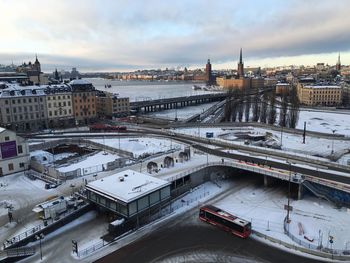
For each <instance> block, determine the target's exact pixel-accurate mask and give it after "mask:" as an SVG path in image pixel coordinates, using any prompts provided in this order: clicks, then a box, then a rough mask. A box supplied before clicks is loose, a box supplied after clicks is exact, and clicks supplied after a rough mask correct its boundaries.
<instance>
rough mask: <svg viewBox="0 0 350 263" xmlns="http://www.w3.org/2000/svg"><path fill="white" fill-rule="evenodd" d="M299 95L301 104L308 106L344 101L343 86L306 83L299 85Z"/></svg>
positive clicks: (334, 103)
mask: <svg viewBox="0 0 350 263" xmlns="http://www.w3.org/2000/svg"><path fill="white" fill-rule="evenodd" d="M297 91H298V97H299V101H300V103H301V104H304V105H308V106H318V105H323V106H335V105H340V104H341V103H342V88H341V86H331V85H327V86H326V85H325V86H317V85H304V84H302V83H299V84H298V86H297Z"/></svg>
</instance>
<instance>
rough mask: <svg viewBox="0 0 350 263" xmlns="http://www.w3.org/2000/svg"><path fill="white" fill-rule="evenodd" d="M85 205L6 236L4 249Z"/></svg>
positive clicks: (38, 232)
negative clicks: (13, 234) (16, 233)
mask: <svg viewBox="0 0 350 263" xmlns="http://www.w3.org/2000/svg"><path fill="white" fill-rule="evenodd" d="M85 206H87V204H83V205H81V206H79V207H78V209H77V210H74V209H71V210H69V211H66V212H64V213H62V214H60V215H59V219H58V220H54V219H49V220H46V221H45V222H46V223H40V224H38V225H36V226H34V227H32V228H31V229H29V230H26V231H24V232H22V233H20V234H18V235H15V236H13V237H10V238H8V239H7V240H6V241H5V242H4V243H3V247H4V249H7V248H9V247H12V246H14V245H16V244H17V243H19V242H21V241H24V240H26V239H28V238H32V237H33V236H34V235H36V234H40V233H41V232H42V231H43V230H45V229H46V228H47V227H49V226H50V225H53V224H56V223H58V222H59V221H60V220H62V219H64V218H65V217H67V216H69V215H71V214H74V213H76V212H77V211H79V209H81V208H83V207H85Z"/></svg>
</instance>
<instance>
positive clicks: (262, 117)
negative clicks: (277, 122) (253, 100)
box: [260, 90, 269, 123]
mask: <svg viewBox="0 0 350 263" xmlns="http://www.w3.org/2000/svg"><path fill="white" fill-rule="evenodd" d="M268 101H269V100H268V93H267V91H266V90H264V94H263V99H262V101H261V107H260V109H261V110H260V122H262V123H267V106H268Z"/></svg>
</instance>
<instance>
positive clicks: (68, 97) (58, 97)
mask: <svg viewBox="0 0 350 263" xmlns="http://www.w3.org/2000/svg"><path fill="white" fill-rule="evenodd" d="M66 98H67V99H70V95H67V97H66V95H62V99H66ZM57 99H58V100H60V99H61V96H57ZM47 100H51V97H50V96H48V97H47ZM52 100H56V96H52Z"/></svg>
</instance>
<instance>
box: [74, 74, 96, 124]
mask: <svg viewBox="0 0 350 263" xmlns="http://www.w3.org/2000/svg"><path fill="white" fill-rule="evenodd" d="M69 85H70V86H71V88H72V103H73V114H74V118H75V121H76V124H88V123H90V122H92V121H93V120H94V119H96V116H97V111H96V90H95V87H94V86H93V85H92V84H91V83H90V82H88V81H86V80H82V79H75V80H72V81H71V82H70V83H69Z"/></svg>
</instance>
